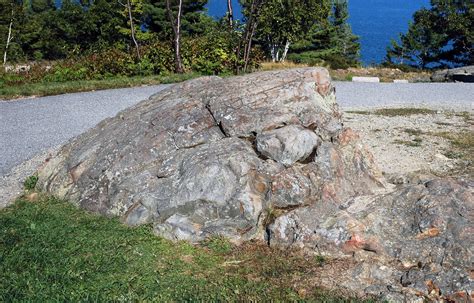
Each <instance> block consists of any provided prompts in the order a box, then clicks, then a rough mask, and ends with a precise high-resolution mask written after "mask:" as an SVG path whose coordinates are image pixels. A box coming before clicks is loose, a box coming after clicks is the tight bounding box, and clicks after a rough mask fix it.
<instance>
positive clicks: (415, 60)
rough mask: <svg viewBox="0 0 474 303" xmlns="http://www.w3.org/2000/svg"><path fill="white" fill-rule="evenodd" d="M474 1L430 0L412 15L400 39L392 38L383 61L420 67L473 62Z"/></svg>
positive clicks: (459, 64) (460, 64)
mask: <svg viewBox="0 0 474 303" xmlns="http://www.w3.org/2000/svg"><path fill="white" fill-rule="evenodd" d="M473 28H474V4H472V3H471V2H469V1H448V0H438V1H435V0H432V1H431V8H430V9H426V8H422V9H420V10H419V11H417V12H415V14H414V15H413V22H412V23H411V24H410V26H409V28H408V32H407V33H406V34H401V35H400V43H397V42H396V41H392V42H391V46H390V47H389V48H388V49H387V55H386V62H387V63H389V64H406V65H410V66H414V67H419V68H427V67H446V66H448V67H449V66H462V65H470V64H474V31H473V30H472V29H473Z"/></svg>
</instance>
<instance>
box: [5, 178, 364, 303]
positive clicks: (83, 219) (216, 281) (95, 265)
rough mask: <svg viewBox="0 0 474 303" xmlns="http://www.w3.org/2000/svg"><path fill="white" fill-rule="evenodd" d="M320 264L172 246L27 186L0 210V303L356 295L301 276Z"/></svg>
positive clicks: (247, 249)
mask: <svg viewBox="0 0 474 303" xmlns="http://www.w3.org/2000/svg"><path fill="white" fill-rule="evenodd" d="M33 181H34V180H33V179H31V178H30V179H29V180H28V184H29V183H31V182H33ZM329 262H330V260H326V259H325V258H323V257H321V256H319V257H318V256H316V257H315V256H307V255H304V254H301V253H298V252H292V253H289V252H288V251H282V250H277V249H271V248H269V247H268V246H266V245H265V244H263V243H249V244H245V245H243V246H240V247H237V246H234V245H232V244H230V243H229V242H228V241H227V240H225V239H223V238H220V237H215V238H211V239H209V240H208V241H207V242H205V243H204V244H202V245H200V246H194V245H192V244H189V243H186V242H177V243H173V242H171V241H167V240H164V239H162V238H159V237H156V236H155V235H153V233H152V230H151V227H150V226H142V227H137V228H130V227H126V226H124V225H122V224H121V223H120V222H119V221H118V220H116V219H109V218H104V217H102V216H99V215H96V214H91V213H87V212H85V211H83V210H79V209H77V208H76V207H75V206H73V205H71V204H70V203H67V202H65V201H61V200H58V199H55V198H52V197H49V196H44V195H42V194H38V193H35V192H29V193H28V194H26V195H25V196H24V197H22V198H20V199H18V200H17V201H16V203H15V204H13V205H12V206H10V207H8V208H7V209H4V210H1V211H0V290H1V291H0V301H2V302H12V301H35V302H45V301H76V302H77V301H109V302H110V301H126V302H130V301H154V302H170V301H179V302H183V301H201V302H216V301H225V302H228V301H253V302H261V301H266V302H269V301H298V300H301V299H305V300H309V301H319V302H359V301H362V300H359V299H351V298H347V297H343V296H341V295H340V294H337V293H332V292H329V291H324V290H321V289H319V288H318V286H317V285H312V284H311V283H307V282H305V281H307V279H304V278H303V277H304V276H305V275H306V276H309V275H316V274H317V273H318V272H319V271H320V269H321V266H323V265H325V264H326V263H329ZM328 266H329V265H328ZM367 302H368V301H367Z"/></svg>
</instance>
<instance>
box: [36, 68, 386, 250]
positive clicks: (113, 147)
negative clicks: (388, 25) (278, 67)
mask: <svg viewBox="0 0 474 303" xmlns="http://www.w3.org/2000/svg"><path fill="white" fill-rule="evenodd" d="M379 177H380V176H379V173H378V171H377V169H376V168H375V167H374V164H373V161H372V159H371V158H370V155H369V154H368V152H367V151H366V150H365V149H364V148H363V147H362V146H361V145H360V143H359V141H358V138H357V136H356V135H355V134H353V133H352V132H351V131H350V130H343V126H342V123H341V114H340V112H339V111H338V108H337V104H336V102H335V93H334V89H333V87H332V85H331V83H330V79H329V76H328V73H327V71H326V70H324V69H300V70H292V71H284V72H270V73H259V74H253V75H249V76H245V77H235V78H231V79H220V78H218V77H207V78H201V79H197V80H192V81H188V82H185V83H182V84H178V85H175V86H173V87H171V88H169V89H168V90H165V91H163V92H161V93H159V94H157V95H155V96H153V97H151V98H150V99H149V100H147V101H144V102H142V103H140V104H138V105H137V106H135V107H133V108H131V109H128V110H126V111H123V112H121V113H120V114H119V115H118V116H117V117H115V118H113V119H108V120H106V121H104V122H102V123H100V124H99V125H98V126H97V127H95V128H94V129H92V130H91V131H89V132H87V133H85V134H84V135H82V136H80V137H78V138H77V139H75V140H73V141H72V142H70V143H69V144H67V145H66V146H65V147H63V149H62V150H61V151H60V153H59V155H58V156H57V157H56V158H55V159H53V160H52V161H51V162H50V163H49V165H47V167H46V168H45V169H44V170H43V171H42V172H41V174H40V186H41V187H42V188H43V189H45V190H47V191H49V192H51V193H54V194H56V195H58V196H60V197H64V198H68V199H69V200H71V201H73V202H74V203H77V204H78V205H80V206H81V207H83V208H86V209H89V210H92V211H96V212H100V213H102V214H105V215H110V216H120V217H122V218H123V220H124V222H126V223H127V224H130V225H138V224H145V223H153V224H154V226H155V231H156V232H157V234H159V235H162V236H165V237H167V238H171V239H186V240H190V241H199V240H202V239H203V238H205V237H207V236H209V235H212V234H216V233H218V234H223V235H226V236H228V237H230V238H231V239H233V240H235V241H237V242H238V241H240V240H245V239H253V238H260V239H263V238H264V237H265V235H264V234H265V226H263V225H262V222H263V221H265V216H266V215H267V212H268V210H269V209H272V208H282V209H285V208H291V207H296V206H303V205H312V204H314V203H317V202H320V201H321V199H324V200H325V201H329V200H331V201H333V202H325V203H328V204H329V203H336V202H337V203H338V202H340V201H344V200H345V199H346V198H348V197H350V196H353V195H355V194H369V193H371V192H372V191H373V190H377V189H378V188H379V187H381V184H382V183H381V182H380V181H379V179H378V178H379Z"/></svg>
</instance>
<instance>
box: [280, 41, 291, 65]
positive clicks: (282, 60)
mask: <svg viewBox="0 0 474 303" xmlns="http://www.w3.org/2000/svg"><path fill="white" fill-rule="evenodd" d="M289 49H290V41H289V40H287V41H286V44H285V49H284V50H283V55H281V62H285V60H286V56H287V55H288V50H289Z"/></svg>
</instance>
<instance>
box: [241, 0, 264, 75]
mask: <svg viewBox="0 0 474 303" xmlns="http://www.w3.org/2000/svg"><path fill="white" fill-rule="evenodd" d="M264 3H265V0H252V2H251V5H250V15H249V17H248V20H247V23H246V24H245V30H244V34H243V35H242V38H241V40H240V43H239V46H238V47H237V52H236V54H237V65H236V70H235V71H236V73H237V74H239V73H240V72H241V71H240V67H241V66H240V60H241V59H243V61H244V66H243V71H244V72H246V71H247V68H248V63H249V60H250V54H251V50H252V39H253V36H254V34H255V30H256V29H257V23H258V20H257V18H258V13H259V12H260V8H261V7H262V5H263V4H264ZM242 49H243V54H242Z"/></svg>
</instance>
